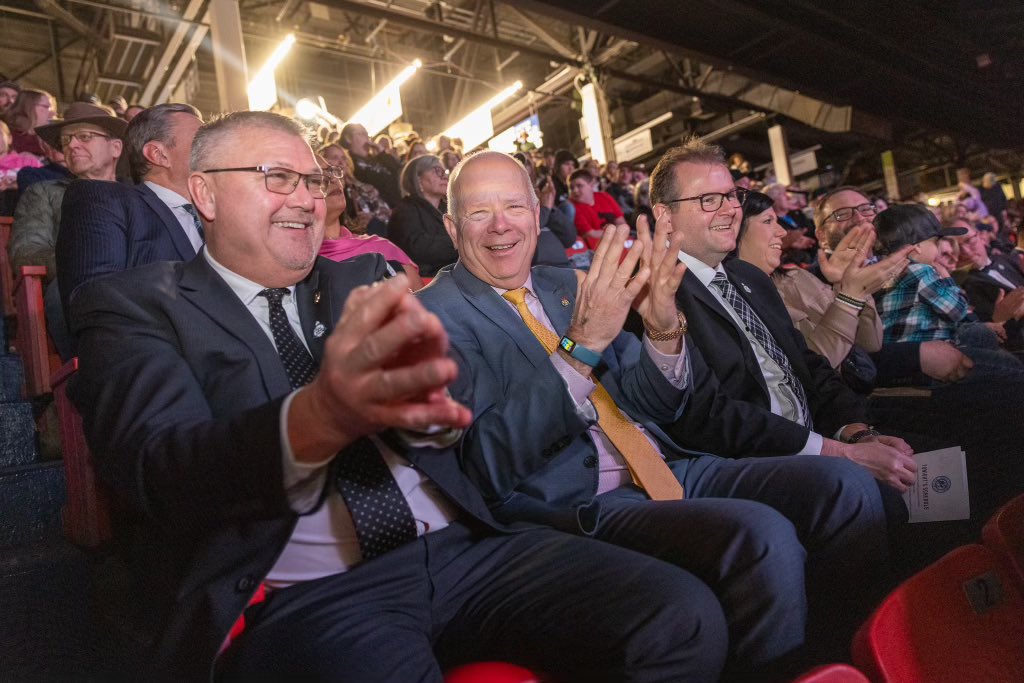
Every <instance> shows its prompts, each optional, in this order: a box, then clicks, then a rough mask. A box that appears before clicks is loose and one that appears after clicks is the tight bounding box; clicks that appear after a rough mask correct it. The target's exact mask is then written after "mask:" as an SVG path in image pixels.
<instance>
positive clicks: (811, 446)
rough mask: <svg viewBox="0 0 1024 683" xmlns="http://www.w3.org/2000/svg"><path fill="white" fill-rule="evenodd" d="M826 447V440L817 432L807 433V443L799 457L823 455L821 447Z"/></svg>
mask: <svg viewBox="0 0 1024 683" xmlns="http://www.w3.org/2000/svg"><path fill="white" fill-rule="evenodd" d="M824 445H825V438H824V437H823V436H822V435H821V434H818V433H817V432H808V433H807V443H805V444H804V447H803V449H802V450H801V451H800V452H799V453H797V455H821V447H822V446H824Z"/></svg>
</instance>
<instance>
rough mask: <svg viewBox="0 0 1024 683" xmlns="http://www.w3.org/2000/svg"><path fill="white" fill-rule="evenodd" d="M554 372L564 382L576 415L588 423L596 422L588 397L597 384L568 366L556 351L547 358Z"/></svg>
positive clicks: (595, 413)
mask: <svg viewBox="0 0 1024 683" xmlns="http://www.w3.org/2000/svg"><path fill="white" fill-rule="evenodd" d="M549 357H550V358H551V364H552V365H553V366H554V367H555V372H557V373H558V374H559V376H560V377H561V378H562V381H563V382H565V389H566V391H568V392H569V398H571V399H572V402H573V405H574V406H576V413H577V414H578V415H582V416H583V417H584V418H585V419H586V420H587V421H588V422H597V410H596V409H595V408H594V406H593V404H592V403H591V402H590V395H591V394H592V393H594V389H596V388H597V384H596V383H594V382H592V381H591V380H590V378H588V377H584V376H583V375H581V374H580V373H579V371H578V370H577V369H576V368H574V367H573V366H572V365H570V364H569V361H567V360H565V359H564V358H562V356H561V354H559V353H558V351H555V352H554V353H552V354H551V356H549Z"/></svg>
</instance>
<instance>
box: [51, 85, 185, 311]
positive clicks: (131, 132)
mask: <svg viewBox="0 0 1024 683" xmlns="http://www.w3.org/2000/svg"><path fill="white" fill-rule="evenodd" d="M201 124H202V118H200V116H199V111H198V110H196V108H195V107H193V106H192V105H188V104H161V105H157V106H155V107H150V108H149V109H147V110H145V111H144V112H143V113H141V114H139V115H138V116H136V117H135V118H134V119H133V120H132V122H131V124H129V126H128V134H127V135H128V157H129V160H130V161H131V167H132V176H133V178H134V179H135V181H136V182H138V183H139V184H138V185H135V186H134V187H129V186H123V185H120V184H114V183H97V182H81V183H74V184H73V186H72V187H70V188H69V191H68V192H67V193H66V194H65V195H64V204H63V211H62V214H61V229H60V233H59V235H58V238H57V247H56V251H57V272H58V273H59V275H60V293H61V300H62V302H63V305H64V309H65V313H66V312H67V307H68V300H69V298H70V296H71V294H72V293H73V292H74V291H75V290H76V289H77V288H78V287H79V286H81V285H82V284H83V283H85V282H88V281H89V280H91V279H93V278H95V277H99V276H101V275H106V274H108V273H116V272H118V271H120V270H125V269H127V268H134V267H136V266H141V265H143V264H146V263H153V262H154V261H188V260H190V259H191V258H193V257H194V256H195V255H196V253H197V252H198V251H199V248H200V247H201V246H202V245H203V229H202V225H201V224H200V222H199V218H198V216H197V215H196V213H195V209H194V208H193V206H192V200H191V199H190V198H189V191H188V174H189V150H190V149H191V147H192V137H193V136H194V135H195V132H196V130H197V129H198V128H199V126H200V125H201Z"/></svg>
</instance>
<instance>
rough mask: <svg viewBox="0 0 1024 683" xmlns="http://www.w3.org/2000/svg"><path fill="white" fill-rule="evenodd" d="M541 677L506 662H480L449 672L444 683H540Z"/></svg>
mask: <svg viewBox="0 0 1024 683" xmlns="http://www.w3.org/2000/svg"><path fill="white" fill-rule="evenodd" d="M539 682H540V677H539V676H537V674H535V673H533V672H532V671H530V670H528V669H524V668H523V667H521V666H516V665H515V664H505V663H504V662H478V663H476V664H466V665H464V666H458V667H455V668H454V669H451V670H450V671H448V673H446V674H445V676H444V683H539Z"/></svg>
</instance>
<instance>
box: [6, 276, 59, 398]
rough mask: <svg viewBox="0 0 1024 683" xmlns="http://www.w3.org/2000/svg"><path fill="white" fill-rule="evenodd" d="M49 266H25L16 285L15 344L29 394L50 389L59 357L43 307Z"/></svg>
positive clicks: (43, 392)
mask: <svg viewBox="0 0 1024 683" xmlns="http://www.w3.org/2000/svg"><path fill="white" fill-rule="evenodd" d="M45 277H46V266H22V267H21V269H20V271H19V273H18V281H17V283H16V284H15V285H14V299H15V308H16V309H17V311H18V333H17V337H16V339H15V345H16V346H17V347H18V354H19V355H20V356H21V360H22V362H23V363H24V364H25V391H26V393H27V394H28V396H29V397H30V398H32V397H35V396H42V395H43V394H48V393H49V392H50V372H51V370H50V367H51V365H52V366H54V368H56V367H59V366H60V360H59V359H58V358H57V357H56V354H55V353H54V352H53V351H51V349H50V341H49V337H47V336H46V313H45V311H44V310H43V279H44V278H45Z"/></svg>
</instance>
